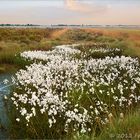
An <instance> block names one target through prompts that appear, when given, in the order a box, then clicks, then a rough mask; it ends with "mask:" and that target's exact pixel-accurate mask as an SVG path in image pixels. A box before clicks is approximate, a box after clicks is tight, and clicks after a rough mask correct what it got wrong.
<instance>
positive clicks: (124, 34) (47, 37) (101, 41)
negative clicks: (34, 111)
mask: <svg viewBox="0 0 140 140" xmlns="http://www.w3.org/2000/svg"><path fill="white" fill-rule="evenodd" d="M57 30H60V29H0V73H4V72H9V71H16V70H17V69H20V68H24V67H25V65H28V64H30V62H26V61H24V60H23V59H21V58H20V57H19V53H20V52H22V51H25V50H49V49H51V48H52V47H53V46H56V45H61V44H71V43H85V44H86V45H85V46H86V47H84V48H81V49H82V50H83V51H87V48H90V47H97V46H98V47H107V46H109V47H113V48H116V47H117V48H120V49H123V50H124V52H123V54H124V55H128V56H134V57H136V56H138V57H140V42H139V41H138V40H135V39H134V40H133V39H128V38H129V35H131V36H133V35H135V36H139V35H140V31H139V30H125V31H120V35H118V36H117V37H116V36H115V37H114V36H112V35H105V34H103V33H101V32H89V31H85V30H81V29H80V30H79V29H76V30H67V31H66V32H64V33H63V34H61V35H60V36H58V37H57V38H53V37H51V34H52V33H53V32H54V31H57ZM114 30H115V29H114ZM112 32H113V31H112ZM15 55H16V56H15ZM100 55H101V56H102V54H94V56H95V57H99V56H100ZM77 57H78V56H77ZM73 98H74V99H75V100H76V95H75V94H74V95H73ZM85 99H86V98H84V99H83V102H82V104H84V101H85ZM87 104H88V103H87ZM85 105H86V103H85ZM13 109H14V108H13ZM12 113H15V112H14V111H13V112H11V111H10V114H9V115H11V116H12V115H13V114H12ZM16 115H17V116H18V114H16ZM13 116H14V115H13ZM139 116H140V112H139V111H135V112H133V113H129V114H127V115H126V116H124V118H123V120H120V118H113V120H112V122H111V123H110V124H109V125H108V126H107V127H106V128H104V129H102V133H101V134H100V135H98V136H97V135H96V134H95V133H94V132H93V133H92V134H91V135H90V136H89V135H81V134H78V133H76V134H72V135H70V136H67V137H66V139H70V140H94V139H95V140H109V139H113V140H115V139H119V137H121V138H123V137H124V138H125V137H131V134H132V138H136V139H137V136H138V137H139V138H140V136H139V135H140V118H139ZM39 117H41V115H40V116H39ZM12 119H13V123H14V127H11V130H10V131H12V136H11V137H12V138H16V137H20V138H23V137H25V138H28V137H30V138H35V137H34V136H38V138H39V137H40V138H41V135H45V134H46V135H47V133H48V132H46V133H45V134H42V128H43V129H44V130H45V129H46V128H45V127H44V123H43V122H44V121H42V123H41V125H40V127H38V121H37V120H33V123H32V125H35V127H38V134H36V130H34V129H33V128H34V126H33V127H31V128H28V129H26V128H27V127H26V124H25V123H24V122H22V123H23V127H22V128H21V127H19V125H18V124H17V122H16V121H14V120H15V118H12ZM41 119H42V120H45V118H43V117H42V118H41ZM60 121H61V120H60ZM15 127H16V129H19V130H20V131H18V133H17V132H16V129H15ZM14 129H15V130H14ZM54 129H55V128H54ZM24 132H25V133H24ZM25 134H31V135H25ZM57 134H59V133H57ZM57 134H56V135H57ZM60 135H61V134H60ZM134 135H136V136H134ZM50 136H51V133H50ZM46 137H47V136H46Z"/></svg>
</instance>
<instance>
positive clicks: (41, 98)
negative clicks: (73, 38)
mask: <svg viewBox="0 0 140 140" xmlns="http://www.w3.org/2000/svg"><path fill="white" fill-rule="evenodd" d="M78 46H79V45H62V46H57V47H56V48H54V49H53V50H51V51H48V52H46V51H26V52H23V53H21V57H23V58H25V59H26V60H31V61H32V63H33V64H31V65H29V66H26V68H25V69H24V70H19V71H18V72H17V73H16V79H15V80H13V82H14V84H15V86H16V88H15V89H14V90H13V92H12V93H11V95H10V97H9V99H8V100H9V103H10V104H9V111H10V112H11V111H12V113H9V114H10V122H11V126H10V127H9V128H11V129H10V133H11V134H12V135H11V138H35V139H41V138H46V139H50V138H57V139H58V138H64V137H69V138H71V137H72V135H73V133H79V134H81V135H87V137H89V136H90V135H92V134H95V136H96V137H97V136H99V135H100V134H101V133H102V131H103V130H104V129H105V128H106V127H107V126H108V125H109V123H110V121H111V118H112V117H114V118H118V117H119V115H120V114H123V115H127V114H129V113H133V109H135V108H136V107H138V105H139V102H140V96H139V94H140V91H139V86H140V64H139V60H138V59H137V58H131V57H125V56H116V55H115V52H117V53H118V52H119V51H120V50H119V49H112V48H92V50H91V49H89V50H88V51H87V53H85V52H84V53H83V52H82V51H81V50H79V49H77V48H76V47H78ZM94 52H100V53H102V54H104V53H105V54H106V53H109V52H110V53H111V54H112V53H113V54H114V56H104V58H102V57H100V56H99V57H98V58H96V59H95V58H94V57H86V55H87V56H88V55H89V54H90V53H91V54H92V55H93V56H94ZM77 55H81V57H80V58H77V57H75V56H77ZM19 128H22V129H19Z"/></svg>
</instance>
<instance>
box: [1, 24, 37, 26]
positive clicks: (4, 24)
mask: <svg viewBox="0 0 140 140" xmlns="http://www.w3.org/2000/svg"><path fill="white" fill-rule="evenodd" d="M0 26H39V25H35V24H0Z"/></svg>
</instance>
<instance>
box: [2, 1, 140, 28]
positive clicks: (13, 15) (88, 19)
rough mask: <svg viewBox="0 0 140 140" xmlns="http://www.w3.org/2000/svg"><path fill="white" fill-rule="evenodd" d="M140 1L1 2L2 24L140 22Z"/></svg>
mask: <svg viewBox="0 0 140 140" xmlns="http://www.w3.org/2000/svg"><path fill="white" fill-rule="evenodd" d="M139 7H140V1H139V0H53V1H51V0H47V1H43V0H34V1H33V0H28V1H27V0H20V1H15V0H11V1H0V23H34V24H60V23H63V24H133V25H134V24H135V25H136V24H137V25H138V24H140V8H139Z"/></svg>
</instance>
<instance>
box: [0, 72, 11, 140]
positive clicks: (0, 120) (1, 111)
mask: <svg viewBox="0 0 140 140" xmlns="http://www.w3.org/2000/svg"><path fill="white" fill-rule="evenodd" d="M10 77H11V74H0V139H5V138H8V132H7V131H6V128H7V126H8V118H7V115H6V110H5V107H4V102H3V97H4V95H7V94H9V93H10V87H6V88H4V87H5V86H6V85H4V83H3V80H4V79H9V82H10ZM3 126H4V127H3Z"/></svg>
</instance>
